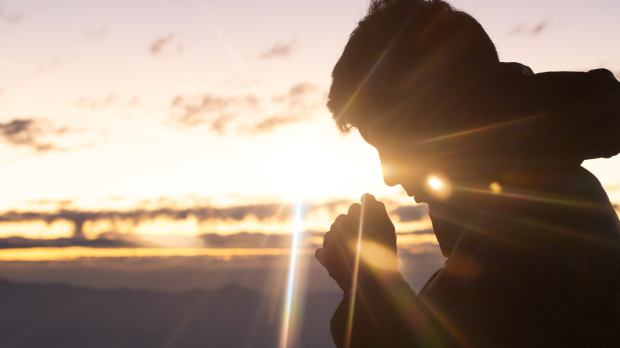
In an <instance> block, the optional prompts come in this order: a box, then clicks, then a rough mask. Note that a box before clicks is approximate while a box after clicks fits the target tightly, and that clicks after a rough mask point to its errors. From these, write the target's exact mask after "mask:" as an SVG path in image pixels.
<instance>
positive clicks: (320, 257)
mask: <svg viewBox="0 0 620 348" xmlns="http://www.w3.org/2000/svg"><path fill="white" fill-rule="evenodd" d="M314 257H315V258H316V259H317V260H319V263H320V264H321V265H323V267H325V265H324V264H323V248H318V249H316V250H315V251H314Z"/></svg>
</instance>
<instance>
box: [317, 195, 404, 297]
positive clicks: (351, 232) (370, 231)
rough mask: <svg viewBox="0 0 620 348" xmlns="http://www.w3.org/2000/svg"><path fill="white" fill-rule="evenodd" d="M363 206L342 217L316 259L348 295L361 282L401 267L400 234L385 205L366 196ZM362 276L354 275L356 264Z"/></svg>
mask: <svg viewBox="0 0 620 348" xmlns="http://www.w3.org/2000/svg"><path fill="white" fill-rule="evenodd" d="M361 202H362V204H359V203H355V204H352V205H351V206H350V207H349V211H348V212H347V214H341V215H339V216H338V217H337V218H336V220H335V221H334V223H333V224H332V225H331V227H330V229H329V232H326V233H325V236H324V237H323V248H319V249H317V250H316V252H315V257H316V258H317V260H319V262H320V263H321V265H323V267H325V268H326V269H327V271H328V272H329V276H330V277H331V278H333V279H334V280H335V281H336V283H338V286H339V287H340V288H341V289H342V290H343V291H344V292H345V293H346V292H348V291H349V290H350V289H351V287H352V286H353V277H354V276H357V277H358V280H363V279H369V277H373V278H376V277H381V276H383V275H391V274H393V273H394V272H395V271H396V269H397V267H398V258H397V252H396V231H395V229H394V224H393V223H392V221H391V220H390V218H389V216H388V214H387V211H386V209H385V205H384V204H383V203H382V202H379V201H377V200H376V199H375V197H374V196H373V195H371V194H368V193H367V194H365V195H363V196H362V199H361ZM358 250H359V264H358V265H359V267H358V272H357V274H356V275H354V270H355V264H356V260H358Z"/></svg>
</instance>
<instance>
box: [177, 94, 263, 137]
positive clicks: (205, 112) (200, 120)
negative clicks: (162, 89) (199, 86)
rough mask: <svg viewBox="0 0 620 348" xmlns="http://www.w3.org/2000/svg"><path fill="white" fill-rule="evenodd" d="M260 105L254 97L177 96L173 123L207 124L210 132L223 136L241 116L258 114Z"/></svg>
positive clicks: (188, 124)
mask: <svg viewBox="0 0 620 348" xmlns="http://www.w3.org/2000/svg"><path fill="white" fill-rule="evenodd" d="M259 104H260V100H259V99H258V98H256V97H255V96H252V95H242V96H216V95H212V94H206V95H202V96H189V97H188V96H177V97H175V98H174V99H173V100H172V103H171V108H172V110H173V114H172V116H171V121H173V122H174V123H177V124H179V125H181V126H183V127H195V126H201V125H205V124H207V125H208V126H209V128H210V130H212V131H214V132H217V133H219V134H223V133H224V131H225V129H226V126H227V125H228V123H229V122H231V121H232V120H233V119H235V118H236V117H238V116H239V115H247V114H250V113H254V112H256V111H257V110H258V107H259Z"/></svg>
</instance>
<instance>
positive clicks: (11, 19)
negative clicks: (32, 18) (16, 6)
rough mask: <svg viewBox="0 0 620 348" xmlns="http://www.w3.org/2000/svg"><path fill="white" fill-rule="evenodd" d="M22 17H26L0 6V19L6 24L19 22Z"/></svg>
mask: <svg viewBox="0 0 620 348" xmlns="http://www.w3.org/2000/svg"><path fill="white" fill-rule="evenodd" d="M24 18H26V16H25V15H24V14H23V13H21V12H12V11H8V10H5V9H4V8H3V7H1V6H0V21H3V22H6V23H8V24H19V23H21V22H22V21H23V20H24Z"/></svg>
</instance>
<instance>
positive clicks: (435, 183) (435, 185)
mask: <svg viewBox="0 0 620 348" xmlns="http://www.w3.org/2000/svg"><path fill="white" fill-rule="evenodd" d="M428 185H429V186H430V187H431V188H432V189H433V190H439V189H440V188H441V186H443V183H442V182H441V180H439V178H437V177H434V176H431V177H430V178H429V179H428Z"/></svg>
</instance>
